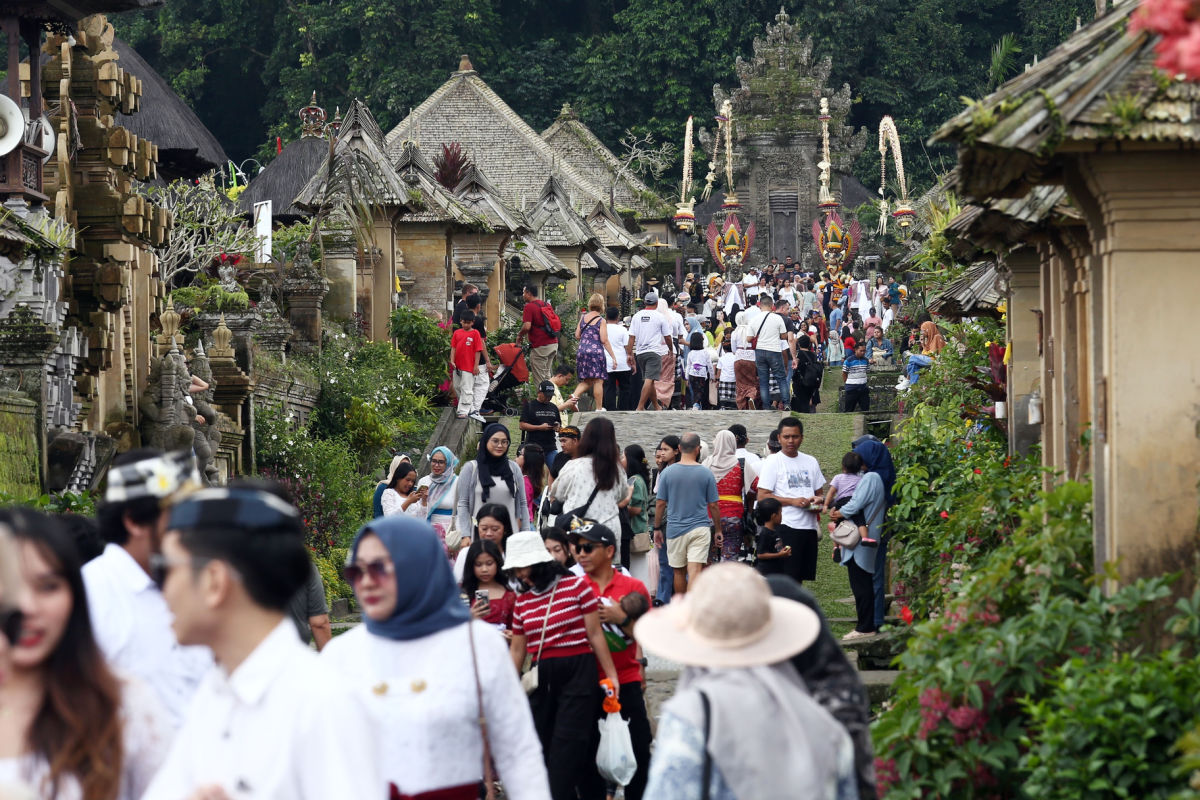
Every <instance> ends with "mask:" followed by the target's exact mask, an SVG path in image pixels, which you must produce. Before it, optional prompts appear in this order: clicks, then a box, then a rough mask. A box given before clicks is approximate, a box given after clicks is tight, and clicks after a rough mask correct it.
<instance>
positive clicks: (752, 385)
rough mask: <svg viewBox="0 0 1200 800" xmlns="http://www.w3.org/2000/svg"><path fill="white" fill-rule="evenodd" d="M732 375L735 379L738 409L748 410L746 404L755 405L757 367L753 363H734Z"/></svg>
mask: <svg viewBox="0 0 1200 800" xmlns="http://www.w3.org/2000/svg"><path fill="white" fill-rule="evenodd" d="M733 374H734V375H735V376H736V377H737V404H738V408H742V409H745V408H749V406H748V405H746V404H747V403H757V402H758V366H757V365H756V364H755V363H754V362H753V361H735V362H734V363H733Z"/></svg>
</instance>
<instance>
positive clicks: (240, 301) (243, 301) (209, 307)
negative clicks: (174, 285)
mask: <svg viewBox="0 0 1200 800" xmlns="http://www.w3.org/2000/svg"><path fill="white" fill-rule="evenodd" d="M171 299H172V300H173V301H174V303H175V305H176V306H177V307H185V308H194V309H196V310H197V311H245V310H246V309H248V308H249V307H250V295H248V294H246V292H244V291H241V290H239V291H236V292H228V291H226V290H225V289H222V288H221V284H219V283H207V284H206V283H197V284H195V285H192V286H182V287H180V288H178V289H175V290H174V291H172V292H171Z"/></svg>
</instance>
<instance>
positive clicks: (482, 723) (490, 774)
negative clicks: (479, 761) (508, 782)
mask: <svg viewBox="0 0 1200 800" xmlns="http://www.w3.org/2000/svg"><path fill="white" fill-rule="evenodd" d="M471 622H473V620H468V621H467V640H468V641H470V643H471V670H472V671H473V672H474V673H475V704H476V707H477V708H478V709H479V732H480V734H482V735H483V785H484V790H485V791H486V793H487V794H486V798H487V800H496V773H495V771H494V770H493V769H492V747H491V744H490V743H489V742H488V723H487V715H486V714H485V713H483V684H482V683H480V682H479V660H478V659H477V658H476V657H475V630H474V626H472V625H471Z"/></svg>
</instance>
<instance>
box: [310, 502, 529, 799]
mask: <svg viewBox="0 0 1200 800" xmlns="http://www.w3.org/2000/svg"><path fill="white" fill-rule="evenodd" d="M346 579H347V581H348V582H349V583H350V585H351V586H352V587H353V588H354V592H355V595H356V596H357V597H358V602H359V605H360V606H362V609H363V618H364V624H363V625H360V626H359V627H357V628H355V629H354V630H352V631H350V632H348V633H346V634H344V635H342V636H339V637H337V638H335V639H334V640H333V641H331V642H330V643H329V644H328V645H327V646H326V648H325V650H324V651H323V652H322V654H321V657H322V658H325V659H329V660H330V661H332V662H333V665H334V666H335V668H336V669H337V670H338V671H339V672H340V673H341V674H343V675H344V676H345V677H346V679H347V680H348V681H350V682H351V684H352V685H353V686H356V687H357V688H358V689H359V690H360V691H361V692H362V694H363V697H364V698H365V702H366V703H367V704H368V706H369V707H370V709H371V711H372V713H373V714H374V716H375V718H376V720H377V722H378V725H379V731H378V748H379V749H378V753H377V756H378V761H379V764H380V765H381V767H382V769H383V773H384V778H385V780H386V781H387V782H388V783H389V784H390V785H391V786H390V787H383V788H384V789H386V790H392V789H394V791H393V795H394V794H395V793H399V794H400V795H401V796H403V797H411V798H414V800H420V798H422V797H425V796H426V795H428V794H429V793H432V792H437V797H439V798H443V799H444V800H476V799H477V798H478V797H479V783H480V780H481V779H483V778H484V777H485V766H484V765H485V759H486V757H487V756H488V755H489V754H490V756H491V759H492V760H493V761H494V763H495V766H496V772H497V773H498V775H497V777H498V779H499V780H501V781H503V783H504V791H505V795H506V796H507V797H509V798H512V800H549V798H550V790H549V786H548V784H547V779H546V767H545V765H544V763H543V761H542V748H541V743H540V742H539V740H538V738H537V734H536V733H535V732H534V728H533V718H532V717H531V715H530V712H529V702H528V701H527V700H526V697H525V693H524V692H523V691H522V689H521V684H520V681H519V680H518V678H517V674H516V671H515V670H513V669H512V664H511V661H509V660H508V658H509V655H508V647H507V643H506V642H505V640H504V637H503V636H501V635H500V633H499V631H497V630H496V628H495V627H494V626H492V625H488V624H486V623H484V622H481V621H478V620H475V621H472V620H471V613H470V611H469V609H468V608H467V604H466V603H464V602H463V600H462V598H461V597H460V595H459V589H458V585H457V583H456V582H455V580H454V576H453V574H452V573H451V570H450V564H449V563H448V562H447V561H446V557H445V553H444V551H443V550H442V546H441V543H440V542H439V541H438V538H437V536H436V534H435V533H434V532H433V530H432V529H431V527H430V526H429V525H428V524H425V523H423V522H421V521H419V520H415V519H412V518H411V517H405V516H397V517H387V518H384V519H377V520H374V521H373V522H370V523H368V524H367V525H366V526H365V527H364V528H363V529H362V530H360V531H359V533H358V536H357V537H356V538H355V540H354V545H353V547H352V548H351V550H350V558H349V560H348V566H347V567H346ZM481 711H482V713H481ZM481 716H482V717H484V718H485V719H486V725H485V726H481V725H480V717H481ZM485 737H486V743H487V749H486V750H485ZM387 796H388V792H387V791H383V792H382V793H381V794H380V797H387Z"/></svg>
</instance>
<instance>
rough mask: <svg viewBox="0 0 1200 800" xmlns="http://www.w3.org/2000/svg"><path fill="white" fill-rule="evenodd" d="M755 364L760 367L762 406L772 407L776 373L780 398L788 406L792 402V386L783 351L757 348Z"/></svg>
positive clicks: (759, 384)
mask: <svg viewBox="0 0 1200 800" xmlns="http://www.w3.org/2000/svg"><path fill="white" fill-rule="evenodd" d="M754 364H755V366H756V367H757V368H758V395H759V397H761V398H762V407H763V408H770V407H771V375H774V376H775V382H776V383H778V384H779V399H780V400H781V401H782V402H783V406H784V408H787V407H788V406H789V405H790V404H791V402H792V391H791V390H792V386H791V384H789V383H788V382H787V374H786V372H785V370H784V367H783V353H774V352H771V351H770V350H755V351H754Z"/></svg>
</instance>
